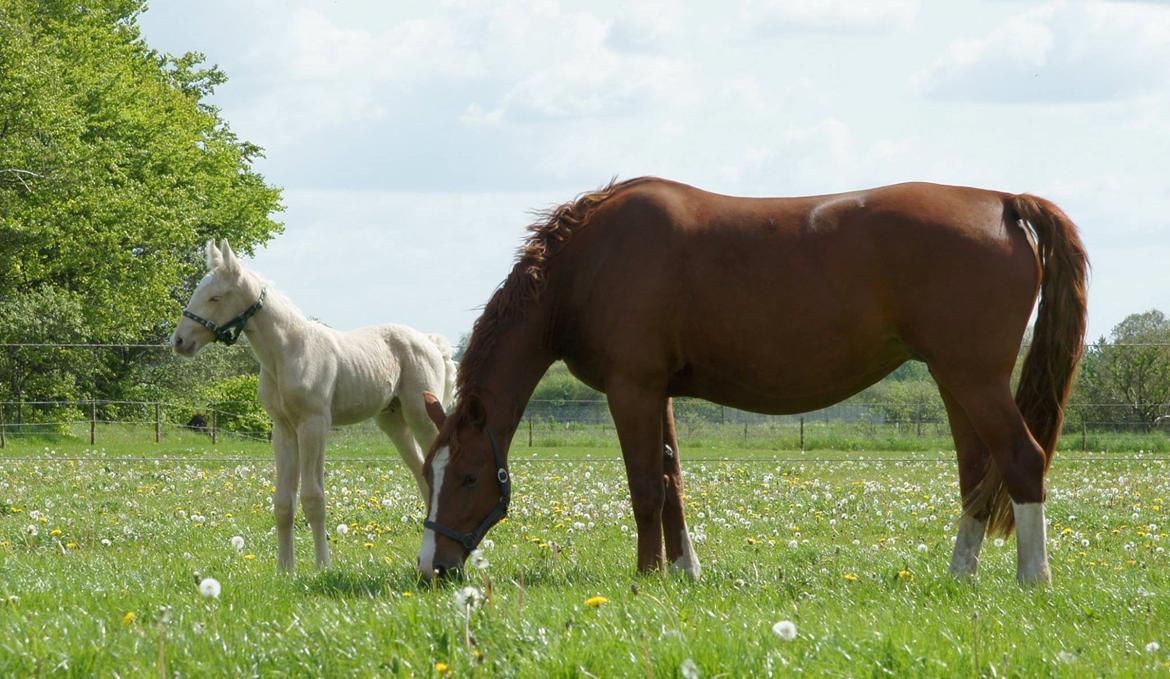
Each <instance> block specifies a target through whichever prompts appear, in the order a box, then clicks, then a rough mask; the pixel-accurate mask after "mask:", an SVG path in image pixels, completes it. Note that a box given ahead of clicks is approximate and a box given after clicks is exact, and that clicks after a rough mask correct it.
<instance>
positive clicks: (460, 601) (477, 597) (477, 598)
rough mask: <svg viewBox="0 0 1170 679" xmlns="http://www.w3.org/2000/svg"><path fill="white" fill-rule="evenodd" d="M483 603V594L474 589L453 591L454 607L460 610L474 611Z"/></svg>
mask: <svg viewBox="0 0 1170 679" xmlns="http://www.w3.org/2000/svg"><path fill="white" fill-rule="evenodd" d="M481 603H483V592H481V591H479V590H478V589H476V588H475V587H464V588H463V589H459V590H455V606H456V607H457V608H459V609H460V610H465V609H470V610H474V609H476V608H478V607H479V605H480V604H481Z"/></svg>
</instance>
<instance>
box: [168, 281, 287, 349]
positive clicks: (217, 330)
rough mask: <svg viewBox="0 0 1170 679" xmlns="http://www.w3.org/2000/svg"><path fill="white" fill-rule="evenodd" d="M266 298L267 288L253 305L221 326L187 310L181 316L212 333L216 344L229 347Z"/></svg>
mask: <svg viewBox="0 0 1170 679" xmlns="http://www.w3.org/2000/svg"><path fill="white" fill-rule="evenodd" d="M267 297H268V288H263V289H261V290H260V299H257V300H256V303H255V304H253V305H252V306H250V307H248V308H247V309H244V310H243V311H242V312H240V315H239V316H236V317H235V318H233V319H232V320H230V321H228V322H227V323H224V324H223V325H216V324H215V322H214V321H209V320H207V319H206V318H203V317H202V316H197V315H195V314H193V313H191V311H190V310H188V309H183V315H184V316H186V317H187V318H190V319H191V320H193V321H195V322H196V323H198V324H199V325H202V326H203V327H205V328H207V329H208V330H210V331H211V332H212V333H214V334H215V341H216V342H223V343H224V344H226V345H227V346H229V347H230V346H231V345H233V344H235V343H236V340H238V339H240V333H242V332H244V326H246V325H248V319H249V318H251V317H253V316H255V315H256V312H257V311H260V310H261V309H263V308H264V300H265V298H267Z"/></svg>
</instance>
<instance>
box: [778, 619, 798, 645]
mask: <svg viewBox="0 0 1170 679" xmlns="http://www.w3.org/2000/svg"><path fill="white" fill-rule="evenodd" d="M772 633H773V634H775V635H776V636H778V637H780V638H781V639H783V640H784V641H792V640H793V639H795V638H796V625H795V624H794V623H793V622H792V621H791V620H781V621H780V622H778V623H776V624H775V625H772Z"/></svg>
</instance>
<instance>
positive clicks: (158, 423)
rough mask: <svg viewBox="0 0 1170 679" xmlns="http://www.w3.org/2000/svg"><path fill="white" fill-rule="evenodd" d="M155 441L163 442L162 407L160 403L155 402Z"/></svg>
mask: <svg viewBox="0 0 1170 679" xmlns="http://www.w3.org/2000/svg"><path fill="white" fill-rule="evenodd" d="M154 442H155V443H161V442H162V408H161V407H160V406H159V404H158V403H155V404H154Z"/></svg>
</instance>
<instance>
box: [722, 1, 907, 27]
mask: <svg viewBox="0 0 1170 679" xmlns="http://www.w3.org/2000/svg"><path fill="white" fill-rule="evenodd" d="M920 5H921V3H920V1H919V0H866V1H864V2H855V1H853V0H744V2H743V4H742V6H741V10H740V14H741V20H742V21H743V22H744V23H745V24H746V25H748V27H749V29H750V30H751V31H752V32H754V33H757V34H769V33H777V32H802V31H814V32H817V31H820V32H827V33H882V32H885V31H888V30H892V29H895V28H906V27H908V26H910V25H912V24H913V23H914V20H915V19H916V18H917V16H918V11H919V8H920Z"/></svg>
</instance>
